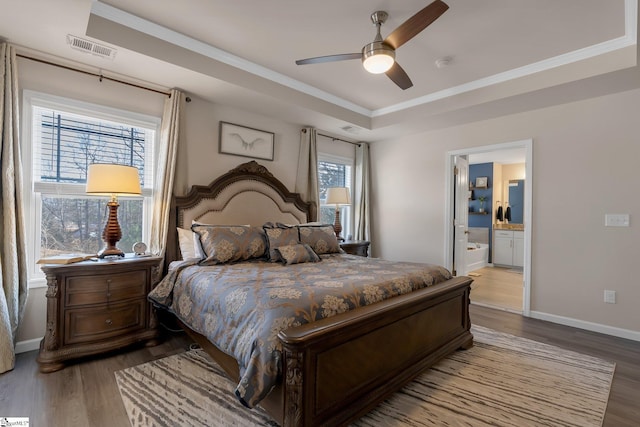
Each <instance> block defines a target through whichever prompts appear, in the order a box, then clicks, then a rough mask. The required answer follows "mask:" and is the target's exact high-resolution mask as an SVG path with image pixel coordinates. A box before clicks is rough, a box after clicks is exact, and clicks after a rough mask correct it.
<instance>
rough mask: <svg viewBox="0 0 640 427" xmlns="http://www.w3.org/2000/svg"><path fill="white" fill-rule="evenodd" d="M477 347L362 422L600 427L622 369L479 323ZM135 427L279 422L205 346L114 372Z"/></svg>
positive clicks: (426, 376)
mask: <svg viewBox="0 0 640 427" xmlns="http://www.w3.org/2000/svg"><path fill="white" fill-rule="evenodd" d="M472 332H473V335H474V338H475V345H474V346H473V348H471V349H470V350H467V351H458V352H456V353H454V354H453V355H451V356H450V357H448V358H447V359H445V360H443V361H441V362H440V363H438V364H437V365H435V366H434V367H433V368H432V369H430V370H428V371H427V372H426V373H424V374H422V375H421V376H420V377H418V378H417V379H416V380H415V381H413V382H412V383H410V384H409V385H408V386H406V387H405V388H404V389H402V390H401V391H399V392H397V393H395V394H394V395H393V396H392V397H391V398H390V399H388V400H387V401H385V402H383V403H382V404H380V405H379V406H378V407H377V408H376V409H375V410H373V411H372V412H370V413H369V414H367V415H366V416H365V417H363V418H361V419H360V420H358V421H357V422H356V423H355V424H354V425H355V426H382V425H384V426H398V427H399V426H407V425H411V426H453V425H455V426H474V427H476V426H518V427H523V426H554V427H558V426H575V427H588V426H601V425H602V420H603V417H604V413H605V410H606V407H607V400H608V397H609V389H610V386H611V380H612V379H613V372H614V369H615V365H614V364H613V363H609V362H606V361H604V360H601V359H597V358H594V357H590V356H586V355H583V354H579V353H575V352H571V351H567V350H563V349H561V348H558V347H554V346H550V345H547V344H543V343H538V342H535V341H531V340H527V339H524V338H519V337H515V336H512V335H508V334H503V333H499V332H496V331H493V330H491V329H487V328H482V327H479V326H474V327H473V328H472ZM115 375H116V380H117V383H118V387H119V389H120V394H121V396H122V401H123V402H124V406H125V408H126V410H127V414H128V416H129V420H130V421H131V425H132V426H133V427H138V426H276V425H277V424H276V423H275V422H273V421H272V420H271V419H270V418H269V416H268V415H267V414H266V413H265V412H264V411H263V410H261V409H260V408H256V409H253V410H248V409H246V408H244V407H243V406H242V405H241V404H240V403H239V402H238V401H237V400H236V399H235V396H234V394H233V390H234V388H235V384H233V383H232V382H231V381H229V380H228V379H227V378H226V377H225V375H224V373H223V371H222V370H221V369H220V368H219V367H218V366H217V365H216V364H215V363H214V362H212V361H211V359H210V358H209V357H208V356H207V355H206V354H205V353H204V352H203V351H202V350H191V351H188V352H186V353H182V354H177V355H174V356H169V357H166V358H164V359H159V360H155V361H152V362H148V363H145V364H143V365H139V366H135V367H132V368H128V369H124V370H122V371H118V372H116V373H115Z"/></svg>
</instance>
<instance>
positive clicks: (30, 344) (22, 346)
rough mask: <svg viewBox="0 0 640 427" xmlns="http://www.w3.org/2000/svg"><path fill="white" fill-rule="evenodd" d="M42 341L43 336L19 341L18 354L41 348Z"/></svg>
mask: <svg viewBox="0 0 640 427" xmlns="http://www.w3.org/2000/svg"><path fill="white" fill-rule="evenodd" d="M40 341H42V338H34V339H32V340H26V341H18V342H17V343H16V354H18V353H26V352H28V351H33V350H38V349H40Z"/></svg>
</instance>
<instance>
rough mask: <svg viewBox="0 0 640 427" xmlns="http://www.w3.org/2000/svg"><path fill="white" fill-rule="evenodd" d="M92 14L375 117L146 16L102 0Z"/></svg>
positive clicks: (328, 94)
mask: <svg viewBox="0 0 640 427" xmlns="http://www.w3.org/2000/svg"><path fill="white" fill-rule="evenodd" d="M91 13H92V14H93V15H96V16H99V17H101V18H105V19H108V20H110V21H113V22H116V23H118V24H120V25H124V26H125V27H129V28H132V29H134V30H136V31H139V32H141V33H144V34H148V35H150V36H153V37H156V38H158V39H160V40H164V41H166V42H168V43H171V44H174V45H176V46H180V47H182V48H184V49H187V50H189V51H191V52H195V53H198V54H200V55H204V56H206V57H208V58H211V59H214V60H216V61H219V62H222V63H224V64H227V65H230V66H232V67H235V68H238V69H240V70H243V71H246V72H248V73H251V74H254V75H256V76H259V77H262V78H264V79H267V80H270V81H272V82H275V83H278V84H281V85H283V86H286V87H289V88H291V89H294V90H297V91H299V92H302V93H305V94H307V95H311V96H313V97H315V98H318V99H321V100H323V101H327V102H329V103H331V104H334V105H337V106H339V107H342V108H345V109H347V110H350V111H353V112H356V113H358V114H362V115H364V116H367V117H371V110H369V109H366V108H364V107H361V106H359V105H356V104H354V103H352V102H349V101H347V100H346V99H342V98H340V97H338V96H335V95H332V94H330V93H328V92H325V91H323V90H320V89H318V88H316V87H313V86H311V85H308V84H306V83H303V82H301V81H299V80H296V79H293V78H291V77H288V76H285V75H284V74H281V73H278V72H276V71H273V70H271V69H269V68H266V67H263V66H262V65H258V64H256V63H253V62H251V61H247V60H246V59H244V58H241V57H239V56H236V55H234V54H232V53H230V52H227V51H225V50H222V49H219V48H217V47H214V46H211V45H209V44H206V43H203V42H201V41H199V40H196V39H193V38H191V37H188V36H185V35H184V34H181V33H178V32H177V31H173V30H170V29H168V28H165V27H163V26H161V25H158V24H155V23H153V22H150V21H147V20H146V19H143V18H140V17H138V16H135V15H132V14H130V13H128V12H125V11H123V10H120V9H118V8H115V7H113V6H110V5H108V4H106V3H102V2H101V1H99V0H96V1H94V2H93V4H92V5H91ZM124 47H126V46H124Z"/></svg>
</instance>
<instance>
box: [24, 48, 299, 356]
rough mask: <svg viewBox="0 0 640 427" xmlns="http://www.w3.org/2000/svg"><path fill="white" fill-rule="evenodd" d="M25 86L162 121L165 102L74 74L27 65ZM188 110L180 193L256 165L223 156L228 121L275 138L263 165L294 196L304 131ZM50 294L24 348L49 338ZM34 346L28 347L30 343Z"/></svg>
mask: <svg viewBox="0 0 640 427" xmlns="http://www.w3.org/2000/svg"><path fill="white" fill-rule="evenodd" d="M18 66H19V76H20V77H19V85H20V88H21V89H29V90H35V91H40V92H44V93H49V94H53V95H58V96H63V97H67V98H73V99H79V100H82V101H87V102H93V103H97V104H100V105H106V106H111V107H116V108H123V109H126V110H129V111H134V112H138V113H144V114H149V115H154V116H157V117H161V116H162V109H163V104H164V100H165V98H166V97H165V96H164V95H161V94H156V93H152V92H149V91H145V90H141V89H136V88H133V87H130V86H126V85H122V84H119V83H113V82H109V81H106V80H105V81H103V82H102V83H100V82H99V81H98V79H97V78H95V77H91V76H86V75H83V74H79V73H76V72H73V71H68V70H64V69H61V68H56V67H52V66H49V65H45V64H40V63H37V62H33V61H29V60H26V59H21V60H20V61H19V64H18ZM190 97H191V98H192V102H190V103H185V104H184V116H183V134H182V139H181V141H180V148H179V159H178V166H177V170H176V189H177V191H178V192H184V191H186V190H187V188H188V187H189V186H190V185H192V184H208V183H209V182H211V181H212V180H213V179H215V178H216V177H218V176H219V175H221V174H223V173H225V172H227V171H228V170H230V169H232V168H234V167H235V166H237V165H239V164H241V163H244V162H246V161H248V160H250V159H248V158H246V157H238V156H231V155H224V154H218V122H219V121H228V122H232V123H237V124H240V125H245V126H250V127H254V128H258V129H264V130H268V131H270V132H274V133H275V153H274V160H273V161H267V160H258V162H259V163H261V164H264V165H265V166H266V167H267V168H268V169H269V170H270V171H271V172H272V173H273V174H274V175H275V176H277V177H278V178H279V179H280V180H281V181H282V182H283V183H284V184H285V185H286V186H287V188H289V190H290V191H293V190H294V185H295V178H296V172H297V163H298V146H299V141H300V129H301V127H302V126H301V125H299V124H291V123H285V122H283V121H279V120H274V119H271V118H267V117H264V116H260V115H256V114H252V113H249V112H246V111H242V110H238V109H233V108H230V107H226V106H223V105H218V104H213V103H210V102H207V101H203V100H202V99H200V98H198V97H197V96H194V95H190ZM45 291H46V289H45V288H32V289H31V290H30V293H29V298H28V300H27V308H26V312H25V318H24V321H23V324H22V325H21V327H20V329H19V331H18V342H19V343H22V348H25V349H30V348H32V347H33V344H34V343H33V340H37V339H39V338H41V337H42V336H43V335H44V331H45V320H46V304H45V302H46V297H45ZM27 342H28V343H27Z"/></svg>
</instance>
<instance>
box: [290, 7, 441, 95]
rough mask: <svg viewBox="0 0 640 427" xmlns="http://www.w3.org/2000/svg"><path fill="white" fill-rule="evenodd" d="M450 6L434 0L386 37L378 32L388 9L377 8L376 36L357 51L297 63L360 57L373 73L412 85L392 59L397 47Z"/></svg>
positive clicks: (401, 83)
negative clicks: (385, 10) (378, 9)
mask: <svg viewBox="0 0 640 427" xmlns="http://www.w3.org/2000/svg"><path fill="white" fill-rule="evenodd" d="M447 9H449V6H447V4H446V3H444V2H443V1H440V0H435V1H434V2H433V3H431V4H429V5H428V6H427V7H425V8H424V9H422V10H421V11H420V12H418V13H416V14H415V15H413V16H412V17H411V18H409V19H407V20H406V21H405V22H403V23H402V24H401V25H400V26H399V27H398V28H396V29H395V30H394V31H393V32H392V33H391V34H389V35H388V36H387V38H386V39H384V40H383V39H382V36H381V35H380V27H381V26H382V24H384V22H385V21H386V20H387V17H388V16H389V15H388V14H387V12H384V11H377V12H373V13H372V14H371V21H373V24H374V25H375V26H376V31H377V33H376V38H375V39H374V40H373V42H371V43H367V44H366V45H364V47H363V48H362V52H359V53H343V54H339V55H328V56H317V57H315V58H307V59H299V60H297V61H296V64H297V65H304V64H319V63H322V62H333V61H345V60H348V59H361V60H362V65H363V66H364V68H365V69H366V70H367V71H368V72H370V73H373V74H382V73H385V74H386V75H387V76H388V77H389V78H390V79H391V80H392V81H393V82H394V83H395V84H396V85H398V86H399V87H400V88H401V89H402V90H405V89H409V88H410V87H411V86H413V83H412V82H411V79H410V78H409V76H408V75H407V73H406V72H405V71H404V70H403V69H402V67H401V66H400V65H398V63H397V62H396V61H395V57H396V49H398V48H399V47H400V46H402V45H403V44H405V43H406V42H408V41H409V40H411V39H412V38H414V37H415V36H416V35H418V33H420V32H421V31H422V30H424V29H425V28H427V27H428V26H429V25H431V23H433V21H435V20H436V19H438V18H439V17H440V15H442V14H443V13H445V12H446V11H447Z"/></svg>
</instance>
